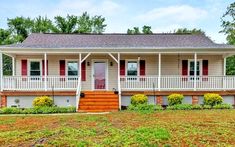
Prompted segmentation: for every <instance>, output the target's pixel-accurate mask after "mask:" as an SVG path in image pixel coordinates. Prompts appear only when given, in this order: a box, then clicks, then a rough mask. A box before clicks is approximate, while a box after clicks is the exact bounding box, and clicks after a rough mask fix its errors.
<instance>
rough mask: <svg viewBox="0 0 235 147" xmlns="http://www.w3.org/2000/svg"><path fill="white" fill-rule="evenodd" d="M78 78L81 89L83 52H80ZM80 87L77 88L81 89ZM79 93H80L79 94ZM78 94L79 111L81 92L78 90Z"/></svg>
mask: <svg viewBox="0 0 235 147" xmlns="http://www.w3.org/2000/svg"><path fill="white" fill-rule="evenodd" d="M78 78H79V82H80V83H78V84H80V85H78V86H80V87H79V88H80V89H81V86H82V53H79V73H78ZM80 89H77V90H79V91H80ZM77 94H78V95H77ZM77 94H76V111H78V105H79V100H80V92H78V93H77Z"/></svg>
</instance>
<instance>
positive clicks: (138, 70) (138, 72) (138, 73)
mask: <svg viewBox="0 0 235 147" xmlns="http://www.w3.org/2000/svg"><path fill="white" fill-rule="evenodd" d="M129 61H136V62H137V75H136V76H139V75H140V69H139V60H137V59H127V60H126V61H125V62H126V63H125V64H126V66H125V68H126V71H125V72H126V73H125V74H126V76H129V75H127V73H128V62H129Z"/></svg>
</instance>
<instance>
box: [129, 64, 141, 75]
mask: <svg viewBox="0 0 235 147" xmlns="http://www.w3.org/2000/svg"><path fill="white" fill-rule="evenodd" d="M137 68H138V65H137V62H136V61H128V65H127V75H128V76H137Z"/></svg>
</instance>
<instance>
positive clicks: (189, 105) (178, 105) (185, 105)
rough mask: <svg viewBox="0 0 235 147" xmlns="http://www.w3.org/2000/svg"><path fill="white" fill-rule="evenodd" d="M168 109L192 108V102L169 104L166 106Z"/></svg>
mask: <svg viewBox="0 0 235 147" xmlns="http://www.w3.org/2000/svg"><path fill="white" fill-rule="evenodd" d="M167 109H168V110H192V109H193V105H192V104H177V105H171V106H168V107H167Z"/></svg>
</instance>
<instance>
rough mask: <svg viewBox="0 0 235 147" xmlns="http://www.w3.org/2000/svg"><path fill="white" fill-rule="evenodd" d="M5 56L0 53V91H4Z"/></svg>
mask: <svg viewBox="0 0 235 147" xmlns="http://www.w3.org/2000/svg"><path fill="white" fill-rule="evenodd" d="M2 60H3V56H2V53H0V82H1V83H0V91H3V62H2Z"/></svg>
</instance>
